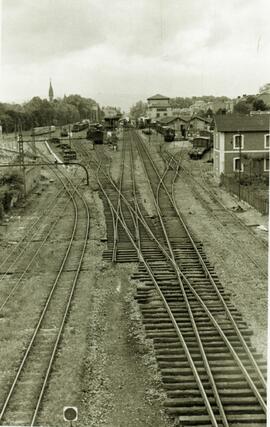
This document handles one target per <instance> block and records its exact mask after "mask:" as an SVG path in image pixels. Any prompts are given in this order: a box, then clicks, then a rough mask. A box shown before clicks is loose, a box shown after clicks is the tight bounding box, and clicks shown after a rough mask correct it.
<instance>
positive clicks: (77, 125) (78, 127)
mask: <svg viewBox="0 0 270 427" xmlns="http://www.w3.org/2000/svg"><path fill="white" fill-rule="evenodd" d="M88 126H89V124H88V122H80V123H74V125H73V126H72V128H71V130H72V132H80V131H82V130H84V129H88Z"/></svg>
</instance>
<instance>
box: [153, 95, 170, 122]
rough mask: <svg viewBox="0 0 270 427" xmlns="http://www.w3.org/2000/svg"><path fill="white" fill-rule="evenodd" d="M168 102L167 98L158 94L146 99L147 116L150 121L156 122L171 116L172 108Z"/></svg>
mask: <svg viewBox="0 0 270 427" xmlns="http://www.w3.org/2000/svg"><path fill="white" fill-rule="evenodd" d="M169 101H170V98H169V97H167V96H164V95H160V94H157V95H153V96H150V97H149V98H147V103H148V108H147V116H148V117H149V118H150V119H151V120H157V119H159V118H162V117H167V116H171V115H172V107H171V106H170V103H169Z"/></svg>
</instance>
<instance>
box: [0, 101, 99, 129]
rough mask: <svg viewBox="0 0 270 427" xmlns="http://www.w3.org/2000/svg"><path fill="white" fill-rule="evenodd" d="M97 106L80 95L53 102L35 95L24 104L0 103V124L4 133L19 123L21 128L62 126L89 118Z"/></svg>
mask: <svg viewBox="0 0 270 427" xmlns="http://www.w3.org/2000/svg"><path fill="white" fill-rule="evenodd" d="M97 107H98V104H97V103H96V102H95V101H94V100H93V99H91V98H84V97H82V96H80V95H69V96H64V97H63V98H58V99H55V100H54V101H53V102H49V101H48V100H47V99H41V98H40V97H38V96H35V97H34V98H32V99H31V100H30V101H28V102H26V103H24V104H8V103H0V124H1V125H2V129H3V132H6V133H8V132H14V130H15V129H16V126H18V124H19V123H20V124H21V126H22V129H23V130H29V129H31V128H33V127H36V126H47V125H56V126H62V125H65V124H68V123H74V122H78V121H80V120H82V119H91V118H92V117H93V108H97ZM98 108H99V107H98Z"/></svg>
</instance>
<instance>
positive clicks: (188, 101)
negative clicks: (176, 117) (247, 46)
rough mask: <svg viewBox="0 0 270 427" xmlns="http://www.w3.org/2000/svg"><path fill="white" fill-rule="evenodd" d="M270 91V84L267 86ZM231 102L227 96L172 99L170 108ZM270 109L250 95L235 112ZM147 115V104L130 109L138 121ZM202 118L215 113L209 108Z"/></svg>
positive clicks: (246, 112)
mask: <svg viewBox="0 0 270 427" xmlns="http://www.w3.org/2000/svg"><path fill="white" fill-rule="evenodd" d="M268 86H269V87H268ZM264 87H268V89H269V91H270V84H268V85H265V86H264ZM228 100H230V98H228V97H226V96H212V95H209V96H192V97H180V96H177V97H175V98H171V99H170V100H169V103H170V106H171V107H173V108H189V107H190V106H191V105H193V104H194V103H195V101H204V102H213V101H221V102H225V101H228ZM269 109H270V107H269V106H267V105H266V104H265V102H264V101H263V100H262V99H259V98H257V97H256V95H249V96H247V97H246V98H245V99H243V100H240V101H238V102H237V103H236V104H235V105H234V112H235V113H239V114H249V113H250V111H259V110H260V111H267V110H269ZM217 113H218V114H226V110H225V109H220V110H219V111H217ZM146 114H147V103H146V102H143V101H138V102H136V104H134V105H133V106H132V107H131V109H130V115H131V117H132V118H134V119H137V118H138V117H141V116H145V115H146ZM199 114H200V115H201V116H206V117H207V116H212V115H213V111H212V110H211V108H209V109H208V110H207V111H203V110H202V111H200V112H199Z"/></svg>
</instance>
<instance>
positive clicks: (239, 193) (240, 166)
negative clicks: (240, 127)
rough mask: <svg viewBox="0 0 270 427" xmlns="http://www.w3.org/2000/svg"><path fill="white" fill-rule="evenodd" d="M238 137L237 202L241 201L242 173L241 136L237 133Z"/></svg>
mask: <svg viewBox="0 0 270 427" xmlns="http://www.w3.org/2000/svg"><path fill="white" fill-rule="evenodd" d="M238 135H239V163H240V164H239V170H238V200H239V202H240V200H241V173H242V135H241V134H240V131H238Z"/></svg>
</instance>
